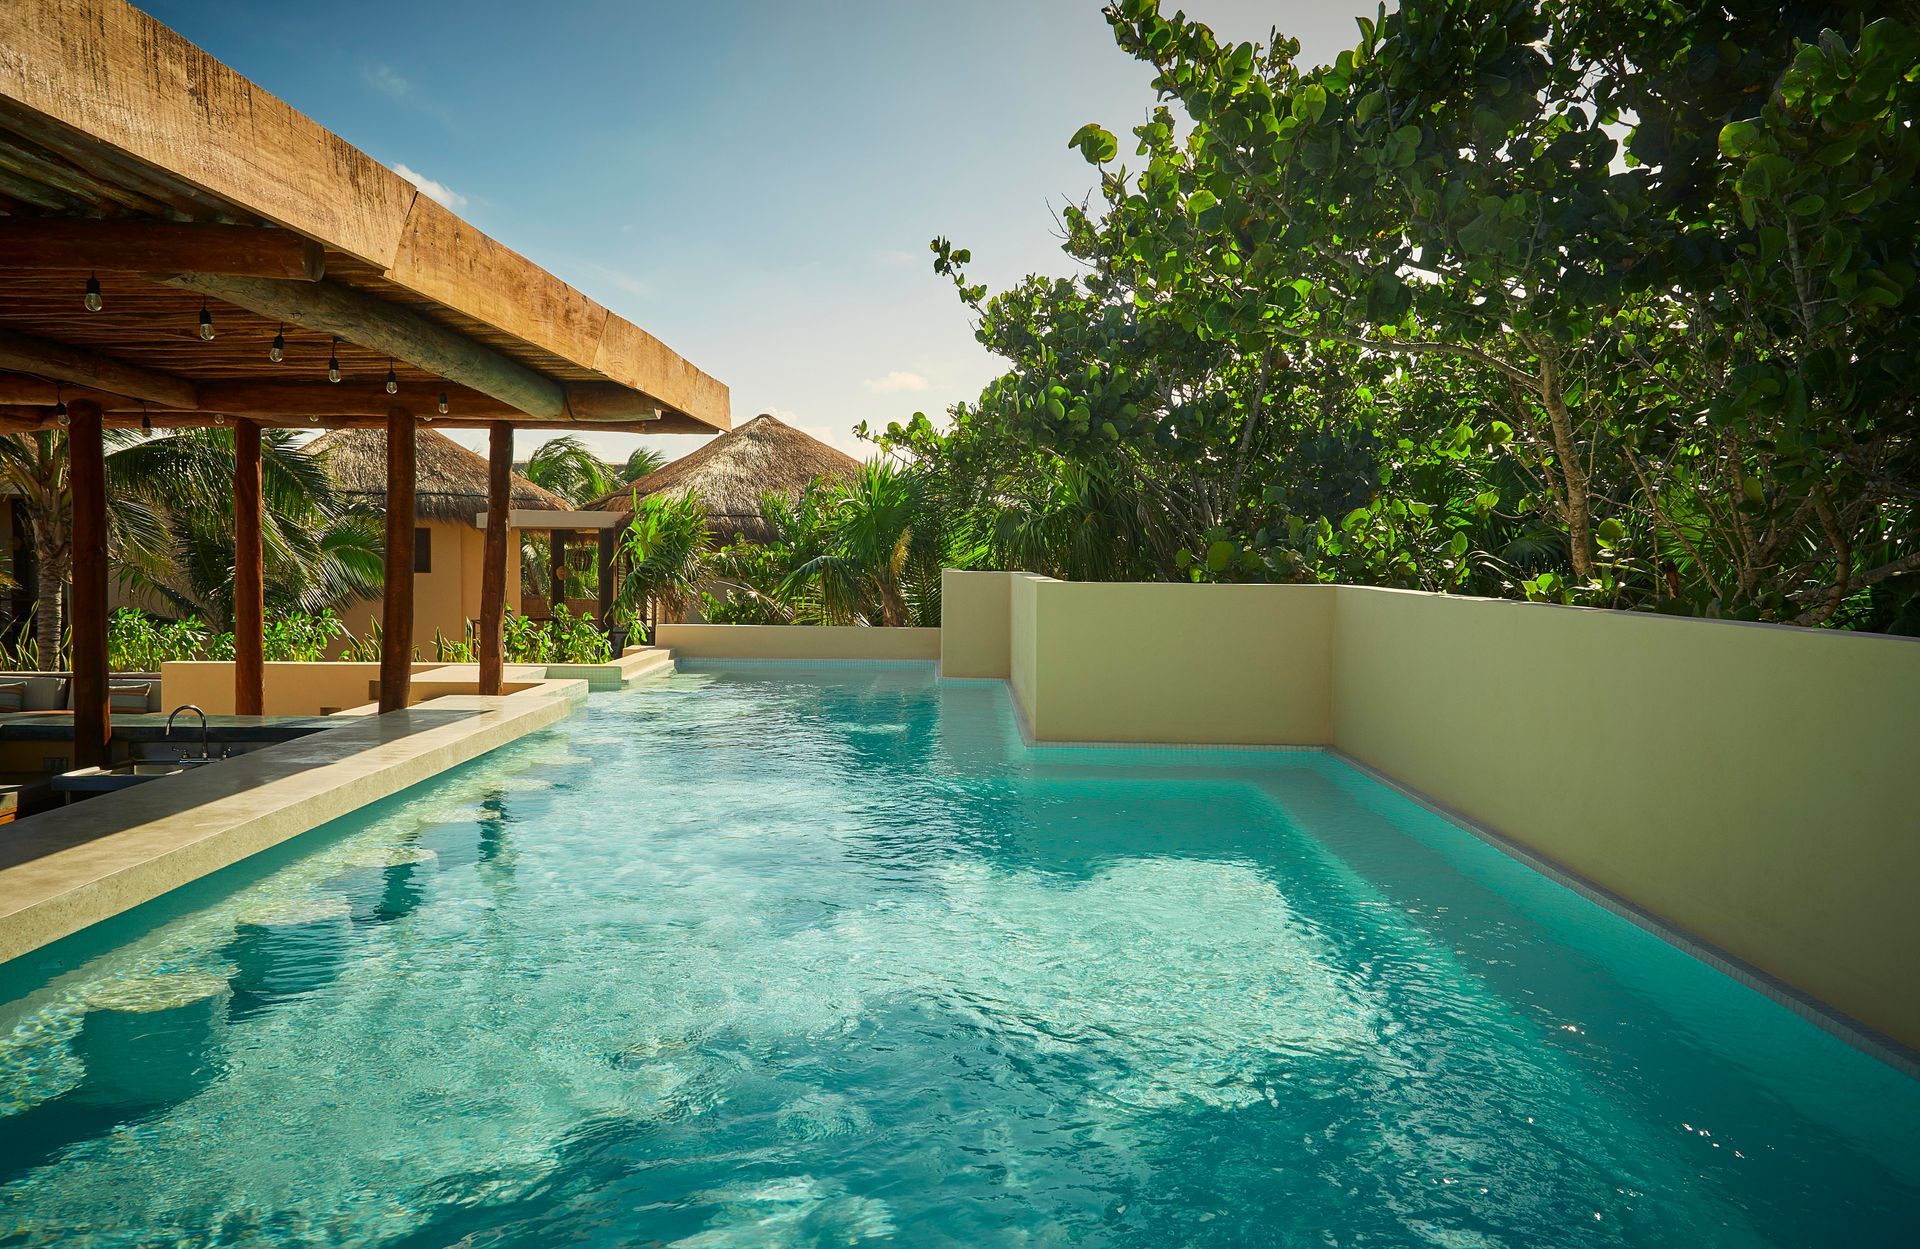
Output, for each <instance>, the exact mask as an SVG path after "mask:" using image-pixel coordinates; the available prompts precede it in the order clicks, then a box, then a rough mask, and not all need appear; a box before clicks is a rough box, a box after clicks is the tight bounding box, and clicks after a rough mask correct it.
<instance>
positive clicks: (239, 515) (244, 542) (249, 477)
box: [233, 421, 267, 716]
mask: <svg viewBox="0 0 1920 1249" xmlns="http://www.w3.org/2000/svg"><path fill="white" fill-rule="evenodd" d="M266 607H267V603H266V568H265V564H264V562H263V559H262V556H261V549H260V424H259V422H257V421H235V422H234V426H233V710H234V713H235V714H236V715H243V716H258V715H264V714H266V703H267V694H266V663H265V658H266V656H265V652H264V650H263V646H262V635H263V633H264V632H265V628H266Z"/></svg>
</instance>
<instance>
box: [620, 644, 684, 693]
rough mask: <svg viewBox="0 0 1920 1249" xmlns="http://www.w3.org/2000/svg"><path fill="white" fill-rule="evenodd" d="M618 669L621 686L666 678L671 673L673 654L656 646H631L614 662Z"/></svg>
mask: <svg viewBox="0 0 1920 1249" xmlns="http://www.w3.org/2000/svg"><path fill="white" fill-rule="evenodd" d="M614 662H615V663H616V664H618V665H619V668H620V680H621V683H622V684H623V685H626V684H632V683H633V682H635V681H645V680H648V679H650V678H653V677H659V676H666V675H668V674H670V673H671V672H672V671H673V652H672V651H670V650H667V649H665V648H664V647H658V646H633V647H628V648H627V653H626V654H624V655H622V656H620V658H619V659H617V660H615V661H614Z"/></svg>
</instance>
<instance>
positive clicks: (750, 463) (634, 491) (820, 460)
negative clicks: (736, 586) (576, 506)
mask: <svg viewBox="0 0 1920 1249" xmlns="http://www.w3.org/2000/svg"><path fill="white" fill-rule="evenodd" d="M858 471H860V461H858V460H856V459H854V458H853V457H852V456H850V455H848V454H847V453H846V452H844V451H840V450H837V449H835V448H833V447H830V446H828V445H827V444H826V443H824V442H821V441H820V440H819V439H818V438H812V437H809V436H807V435H806V434H803V433H801V432H800V431H799V430H797V429H795V428H793V426H791V425H787V424H785V423H783V422H781V421H778V420H775V419H774V418H773V417H771V416H767V415H765V414H762V415H760V416H756V417H754V418H753V419H752V420H750V421H748V422H747V423H746V424H744V425H740V426H736V427H735V428H734V429H733V430H732V431H730V432H728V433H724V434H721V435H720V436H719V437H717V438H715V439H713V440H712V441H711V442H709V443H707V444H706V445H705V446H703V447H701V448H700V449H699V450H698V451H694V452H692V453H690V454H688V455H684V456H681V457H680V458H679V459H677V460H675V461H674V462H673V463H671V464H668V465H666V466H665V467H663V468H660V469H656V470H655V471H653V472H651V473H648V474H647V475H646V476H645V477H642V478H640V479H639V480H638V481H632V482H628V483H627V484H626V485H624V486H622V487H620V488H619V489H618V490H615V491H614V492H613V493H611V494H609V495H607V496H606V497H605V498H602V499H598V500H595V501H594V502H592V503H589V504H587V505H586V506H587V509H588V510H592V511H607V512H621V513H630V512H632V511H633V500H634V497H635V496H636V495H637V496H639V497H640V498H643V499H644V498H646V497H647V496H648V495H653V494H663V493H669V492H670V493H673V494H681V495H684V494H685V493H686V492H687V491H689V490H693V491H697V492H698V493H699V495H700V499H701V501H702V502H703V503H705V504H706V505H707V517H708V522H707V527H708V528H709V529H710V530H712V532H713V535H714V537H715V538H716V539H718V540H719V541H721V542H727V541H729V540H731V539H733V538H735V537H744V538H747V539H748V540H750V541H755V542H761V541H765V540H766V539H767V538H769V537H770V536H771V531H770V530H769V529H768V527H767V522H766V517H765V516H764V515H762V514H761V511H760V500H761V497H762V496H764V495H768V494H779V495H784V496H785V497H787V498H788V499H795V498H798V497H799V496H800V492H801V491H802V490H803V489H805V488H806V486H807V484H808V483H809V482H811V481H813V480H815V479H816V478H821V477H824V478H826V479H827V480H829V481H845V480H846V479H848V478H850V477H852V476H853V475H854V474H855V473H857V472H858Z"/></svg>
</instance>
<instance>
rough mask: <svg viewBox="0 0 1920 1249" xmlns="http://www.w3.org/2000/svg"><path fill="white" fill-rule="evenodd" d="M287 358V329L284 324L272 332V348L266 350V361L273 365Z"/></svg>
mask: <svg viewBox="0 0 1920 1249" xmlns="http://www.w3.org/2000/svg"><path fill="white" fill-rule="evenodd" d="M286 358H287V327H286V325H285V324H284V323H282V325H281V326H280V328H279V329H277V330H275V331H274V332H273V346H271V347H269V348H267V359H269V360H271V361H273V362H274V363H275V364H278V363H280V362H281V361H282V360H285V359H286Z"/></svg>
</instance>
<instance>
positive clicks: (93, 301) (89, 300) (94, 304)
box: [80, 273, 107, 312]
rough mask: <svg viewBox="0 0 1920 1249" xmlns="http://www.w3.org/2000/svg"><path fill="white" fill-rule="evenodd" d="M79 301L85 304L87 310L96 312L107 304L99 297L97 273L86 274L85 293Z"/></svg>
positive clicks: (98, 277)
mask: <svg viewBox="0 0 1920 1249" xmlns="http://www.w3.org/2000/svg"><path fill="white" fill-rule="evenodd" d="M80 302H81V303H83V304H85V305H86V306H87V311H88V312H98V311H100V310H101V309H102V308H104V307H106V306H107V301H106V300H104V299H102V298H101V297H100V276H99V275H98V274H95V273H89V274H88V275H87V293H86V296H85V298H83V299H82V300H81V301H80Z"/></svg>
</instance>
